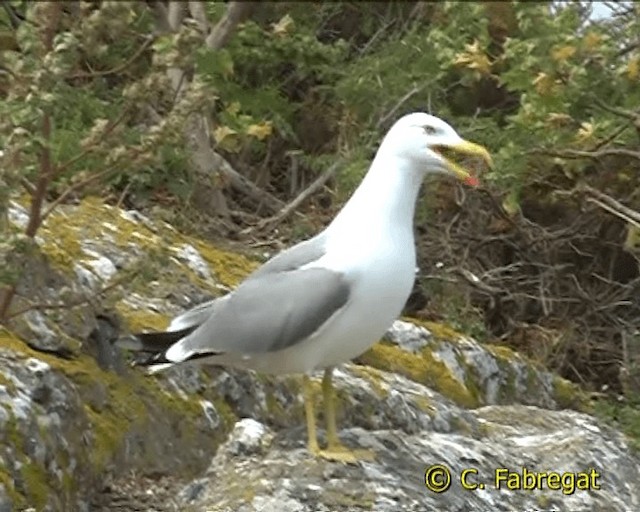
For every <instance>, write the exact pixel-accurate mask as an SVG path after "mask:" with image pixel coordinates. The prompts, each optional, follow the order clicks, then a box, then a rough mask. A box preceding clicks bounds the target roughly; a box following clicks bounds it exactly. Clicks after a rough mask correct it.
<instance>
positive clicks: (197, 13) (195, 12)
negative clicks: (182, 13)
mask: <svg viewBox="0 0 640 512" xmlns="http://www.w3.org/2000/svg"><path fill="white" fill-rule="evenodd" d="M189 12H190V13H191V16H193V19H195V20H196V23H197V24H198V28H200V32H202V34H203V35H204V36H205V37H206V36H207V34H209V29H210V28H211V27H210V25H209V19H208V18H207V13H206V11H205V10H204V3H203V2H198V1H193V0H191V1H190V2H189Z"/></svg>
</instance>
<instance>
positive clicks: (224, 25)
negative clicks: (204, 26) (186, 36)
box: [205, 1, 257, 50]
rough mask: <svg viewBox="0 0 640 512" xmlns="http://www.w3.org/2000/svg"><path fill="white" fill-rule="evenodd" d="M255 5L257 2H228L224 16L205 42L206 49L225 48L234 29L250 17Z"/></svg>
mask: <svg viewBox="0 0 640 512" xmlns="http://www.w3.org/2000/svg"><path fill="white" fill-rule="evenodd" d="M256 4H257V2H238V1H232V2H229V3H228V4H227V10H226V11H225V13H224V15H223V16H222V18H220V21H218V23H217V24H216V26H215V27H213V29H212V30H211V33H210V34H209V35H208V36H207V38H206V40H205V43H206V45H207V47H208V48H210V49H212V50H220V49H221V48H223V47H224V46H226V44H227V43H228V42H229V39H231V36H232V35H233V33H234V31H235V29H236V27H237V26H238V25H239V24H240V23H242V22H243V21H245V20H246V19H247V18H248V17H249V16H250V15H251V12H252V11H253V9H254V8H255V7H256Z"/></svg>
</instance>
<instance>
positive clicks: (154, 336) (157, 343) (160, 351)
mask: <svg viewBox="0 0 640 512" xmlns="http://www.w3.org/2000/svg"><path fill="white" fill-rule="evenodd" d="M196 328H197V326H196V325H194V326H190V327H186V328H184V329H181V330H179V331H165V332H143V333H137V334H132V335H130V336H127V337H123V338H120V339H119V340H117V341H116V343H115V344H116V346H118V347H120V348H123V349H126V350H130V351H132V352H136V357H135V359H134V361H133V366H146V367H148V371H149V373H156V372H159V371H162V370H165V369H167V368H169V367H171V366H173V365H174V364H175V361H169V360H168V359H167V358H166V354H167V350H169V348H171V347H172V346H173V345H174V344H175V343H177V342H178V341H180V340H181V339H183V338H185V337H186V336H188V335H189V334H191V333H192V332H193V331H194V330H195V329H196Z"/></svg>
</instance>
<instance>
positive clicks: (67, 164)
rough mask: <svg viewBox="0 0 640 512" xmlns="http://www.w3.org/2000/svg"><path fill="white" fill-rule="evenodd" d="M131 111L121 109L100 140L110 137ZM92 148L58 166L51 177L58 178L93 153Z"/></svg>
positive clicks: (129, 107)
mask: <svg viewBox="0 0 640 512" xmlns="http://www.w3.org/2000/svg"><path fill="white" fill-rule="evenodd" d="M130 110H131V106H130V105H129V106H127V107H125V108H123V109H122V112H120V115H119V116H118V117H117V118H116V119H114V120H113V121H111V122H110V123H109V124H108V125H107V127H106V128H105V129H104V132H103V133H102V134H101V137H100V138H101V140H104V139H106V138H107V137H109V135H111V133H113V130H115V129H116V127H117V126H118V125H119V124H120V123H122V121H124V119H125V117H126V115H127V114H128V113H129V111H130ZM94 149H95V148H94V147H93V146H91V147H88V148H85V149H84V150H82V151H81V152H80V153H78V154H77V155H76V156H74V157H72V158H70V159H69V160H67V161H66V162H65V163H63V164H61V165H59V166H58V167H57V168H56V169H55V170H54V171H53V177H54V178H56V177H58V176H60V175H61V174H62V173H64V171H66V170H67V169H68V168H69V167H71V166H72V165H73V164H75V163H76V162H78V161H79V160H81V159H83V158H84V157H85V156H87V155H88V154H89V153H91V152H92V151H94Z"/></svg>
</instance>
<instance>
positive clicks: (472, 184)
mask: <svg viewBox="0 0 640 512" xmlns="http://www.w3.org/2000/svg"><path fill="white" fill-rule="evenodd" d="M464 183H465V185H469V186H470V187H477V186H478V185H480V180H479V179H478V178H476V177H475V176H469V177H468V178H467V179H466V180H464Z"/></svg>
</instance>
